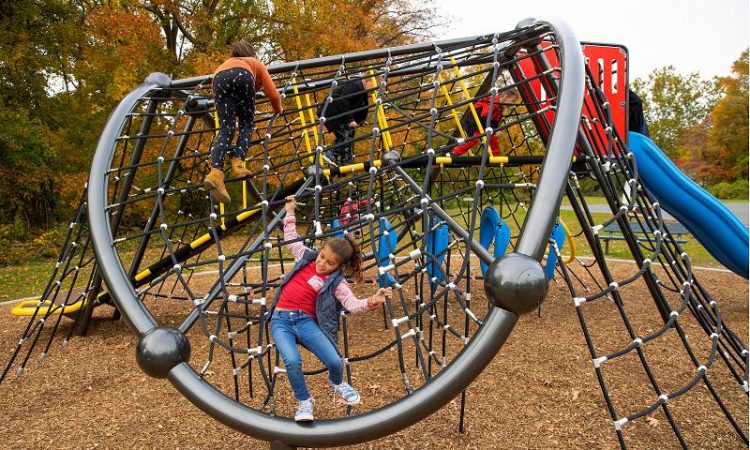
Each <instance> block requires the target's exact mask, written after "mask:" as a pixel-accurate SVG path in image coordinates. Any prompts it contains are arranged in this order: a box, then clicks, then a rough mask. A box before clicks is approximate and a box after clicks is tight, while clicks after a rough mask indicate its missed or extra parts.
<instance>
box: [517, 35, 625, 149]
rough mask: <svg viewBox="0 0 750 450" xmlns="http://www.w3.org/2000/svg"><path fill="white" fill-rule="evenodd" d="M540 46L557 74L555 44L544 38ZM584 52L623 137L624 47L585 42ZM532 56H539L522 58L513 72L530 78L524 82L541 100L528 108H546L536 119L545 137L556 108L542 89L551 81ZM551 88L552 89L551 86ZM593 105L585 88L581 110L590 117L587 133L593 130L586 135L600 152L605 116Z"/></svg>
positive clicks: (593, 79) (618, 130)
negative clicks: (601, 115)
mask: <svg viewBox="0 0 750 450" xmlns="http://www.w3.org/2000/svg"><path fill="white" fill-rule="evenodd" d="M542 48H543V49H544V51H543V53H542V55H543V57H544V58H546V59H547V61H548V62H549V65H550V66H551V67H552V68H555V69H557V71H556V72H555V73H554V76H555V77H556V78H558V77H559V75H560V74H559V66H560V64H559V60H558V57H557V52H556V47H555V46H553V45H552V43H551V42H549V41H543V42H542ZM583 53H584V55H585V57H586V63H587V64H588V66H589V69H590V73H591V77H592V82H594V83H595V84H596V85H598V86H599V87H600V88H601V89H602V91H603V92H604V95H605V97H606V98H607V101H608V102H609V105H610V111H611V114H612V122H613V124H614V128H615V130H616V131H617V133H618V134H619V135H620V137H621V138H623V139H626V138H627V117H628V109H627V98H628V84H627V67H628V60H627V51H626V50H625V49H624V48H623V47H620V46H615V45H606V44H584V45H583ZM535 60H538V57H535V56H532V57H530V58H523V59H521V60H520V61H519V67H518V68H516V70H515V74H516V77H517V78H523V79H526V80H529V81H528V83H527V85H528V89H530V90H531V91H532V93H533V96H534V97H535V98H537V99H539V100H540V102H539V103H538V104H537V105H531V106H530V109H531V110H535V111H539V110H543V109H545V108H549V109H546V110H545V111H544V112H543V113H542V114H541V116H542V117H543V119H542V120H540V121H537V126H538V127H539V129H540V133H541V134H542V135H543V136H544V139H545V140H546V138H547V137H548V136H547V135H548V134H549V131H550V130H549V129H548V128H549V127H551V125H552V123H553V122H554V116H555V110H554V109H553V107H554V105H553V104H552V102H550V101H549V100H548V99H549V98H550V97H551V95H550V94H548V92H547V91H546V90H545V89H543V85H547V86H548V85H549V83H550V82H549V80H548V78H547V77H546V76H540V73H541V70H542V69H541V67H539V66H538V65H537V63H536V61H535ZM522 89H523V87H522ZM550 92H552V91H551V90H550ZM595 106H596V103H595V102H594V101H593V99H592V98H591V96H590V93H589V91H588V89H586V90H585V95H584V104H583V105H582V108H581V113H582V115H584V116H586V117H588V118H589V125H590V131H589V133H591V134H592V135H590V136H589V137H590V139H592V140H595V141H596V142H598V143H599V145H596V143H594V144H595V147H597V148H598V150H599V151H600V152H601V151H604V150H605V149H604V148H602V145H603V143H606V142H607V135H606V132H605V128H604V126H602V123H604V121H605V118H604V117H598V116H599V115H600V113H599V112H597V111H598V109H597V108H596V107H595ZM578 151H579V150H578V149H577V152H578Z"/></svg>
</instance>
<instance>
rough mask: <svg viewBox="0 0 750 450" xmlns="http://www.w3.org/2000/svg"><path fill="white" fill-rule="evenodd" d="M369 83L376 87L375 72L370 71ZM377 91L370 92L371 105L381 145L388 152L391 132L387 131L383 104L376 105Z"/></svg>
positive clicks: (391, 145) (390, 146)
mask: <svg viewBox="0 0 750 450" xmlns="http://www.w3.org/2000/svg"><path fill="white" fill-rule="evenodd" d="M370 81H371V82H372V85H373V86H378V80H377V79H376V78H375V72H374V71H373V70H372V69H370ZM376 92H377V91H372V93H371V95H372V104H373V105H377V113H376V114H377V119H378V126H379V127H380V130H381V132H382V133H383V134H382V138H383V145H384V146H385V150H386V151H389V150H390V149H391V148H392V147H393V140H392V139H391V132H390V131H388V119H387V118H386V117H385V109H384V108H383V103H382V102H381V103H380V104H379V105H378V104H377V100H378V95H377V94H376Z"/></svg>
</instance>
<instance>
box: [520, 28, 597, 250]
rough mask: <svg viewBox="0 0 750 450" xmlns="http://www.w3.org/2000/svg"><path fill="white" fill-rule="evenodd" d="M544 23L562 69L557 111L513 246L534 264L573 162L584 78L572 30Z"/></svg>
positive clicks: (552, 223) (582, 65)
mask: <svg viewBox="0 0 750 450" xmlns="http://www.w3.org/2000/svg"><path fill="white" fill-rule="evenodd" d="M546 23H547V24H549V25H550V26H552V28H553V29H554V30H555V35H556V39H557V42H558V44H559V45H560V64H561V66H562V69H563V70H562V71H561V73H560V90H559V95H558V108H557V114H555V121H554V123H553V124H552V134H551V135H550V139H549V143H548V145H547V155H546V156H545V158H544V162H543V163H542V171H541V174H540V175H539V181H537V191H536V193H535V194H534V201H533V202H532V204H531V206H530V208H529V212H528V213H527V214H526V219H525V220H524V222H523V227H522V229H521V236H520V237H519V238H518V243H517V244H516V253H521V254H523V255H526V256H530V257H532V258H534V259H536V260H537V261H539V260H541V259H542V256H543V255H544V250H545V248H546V246H547V240H548V238H549V236H550V233H551V232H552V226H553V225H554V220H555V216H556V215H557V213H558V211H559V209H560V201H561V199H562V194H563V192H564V188H565V183H566V181H567V179H568V172H569V171H570V165H571V162H572V161H573V149H574V146H575V143H576V138H577V137H578V128H579V126H580V119H581V105H583V91H584V87H585V85H584V81H585V75H586V74H585V65H584V60H583V51H582V50H581V43H580V42H579V41H578V39H576V37H575V35H574V34H573V32H572V30H571V29H570V28H568V26H567V25H566V24H564V23H560V22H558V23H555V24H554V25H553V24H552V23H550V22H546ZM519 25H520V24H519Z"/></svg>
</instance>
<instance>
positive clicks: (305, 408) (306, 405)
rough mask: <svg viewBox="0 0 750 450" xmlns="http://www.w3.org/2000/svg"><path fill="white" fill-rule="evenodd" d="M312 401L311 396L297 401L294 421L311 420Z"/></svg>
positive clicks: (313, 401)
mask: <svg viewBox="0 0 750 450" xmlns="http://www.w3.org/2000/svg"><path fill="white" fill-rule="evenodd" d="M313 403H315V400H313V398H312V397H310V398H308V399H307V400H303V401H301V402H299V405H297V412H295V413H294V420H295V421H296V422H312V421H313Z"/></svg>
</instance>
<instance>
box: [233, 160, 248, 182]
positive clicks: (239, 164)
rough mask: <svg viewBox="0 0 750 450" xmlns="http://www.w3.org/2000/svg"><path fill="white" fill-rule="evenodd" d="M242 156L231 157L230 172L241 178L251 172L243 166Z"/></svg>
mask: <svg viewBox="0 0 750 450" xmlns="http://www.w3.org/2000/svg"><path fill="white" fill-rule="evenodd" d="M243 162H244V161H242V158H232V173H233V174H234V177H235V178H242V177H246V176H248V175H250V174H251V173H252V172H250V171H249V170H247V169H246V168H245V165H244V164H243Z"/></svg>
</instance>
